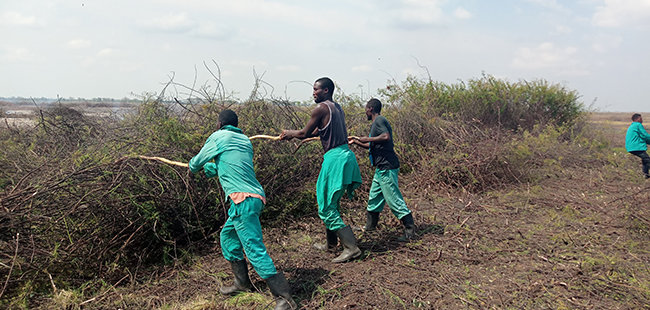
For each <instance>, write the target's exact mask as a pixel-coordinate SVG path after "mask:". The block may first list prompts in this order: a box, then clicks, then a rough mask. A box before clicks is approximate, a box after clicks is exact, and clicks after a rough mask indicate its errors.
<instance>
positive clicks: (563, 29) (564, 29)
mask: <svg viewBox="0 0 650 310" xmlns="http://www.w3.org/2000/svg"><path fill="white" fill-rule="evenodd" d="M571 32H573V29H571V28H570V27H567V26H564V25H555V33H561V34H568V33H571Z"/></svg>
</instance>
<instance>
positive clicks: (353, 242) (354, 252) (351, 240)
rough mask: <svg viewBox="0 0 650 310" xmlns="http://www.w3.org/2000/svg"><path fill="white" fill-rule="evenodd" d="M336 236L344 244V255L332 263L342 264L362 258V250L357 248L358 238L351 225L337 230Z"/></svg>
mask: <svg viewBox="0 0 650 310" xmlns="http://www.w3.org/2000/svg"><path fill="white" fill-rule="evenodd" d="M336 235H337V236H339V240H341V244H343V253H341V255H339V257H337V258H335V259H333V260H332V263H342V262H346V261H349V260H351V259H354V258H357V257H359V256H361V250H359V248H358V247H357V238H356V237H355V236H354V233H353V232H352V228H350V226H349V225H348V226H345V227H343V228H341V229H339V230H337V231H336Z"/></svg>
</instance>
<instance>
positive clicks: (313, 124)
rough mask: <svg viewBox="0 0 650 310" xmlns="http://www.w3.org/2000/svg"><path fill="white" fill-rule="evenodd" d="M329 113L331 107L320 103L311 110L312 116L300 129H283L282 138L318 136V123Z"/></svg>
mask: <svg viewBox="0 0 650 310" xmlns="http://www.w3.org/2000/svg"><path fill="white" fill-rule="evenodd" d="M327 115H329V109H328V108H327V106H326V105H324V104H322V103H319V104H318V106H317V107H316V108H315V109H314V110H313V111H312V112H311V118H310V119H309V121H308V122H307V125H305V128H303V129H300V130H283V131H282V134H281V135H280V137H281V139H282V140H291V139H293V138H298V139H305V138H311V137H315V136H318V124H320V123H322V121H323V118H324V117H325V116H327Z"/></svg>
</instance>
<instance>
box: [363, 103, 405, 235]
mask: <svg viewBox="0 0 650 310" xmlns="http://www.w3.org/2000/svg"><path fill="white" fill-rule="evenodd" d="M380 113H381V101H379V100H378V99H370V101H368V103H367V104H366V116H367V117H368V120H369V121H370V120H371V121H372V125H371V126H370V135H369V137H359V138H358V139H357V138H355V139H354V140H353V141H352V143H354V144H356V145H359V146H361V147H364V148H366V149H370V163H371V164H372V165H373V166H375V177H374V178H373V179H372V185H371V186H370V195H369V197H368V209H367V210H368V213H367V215H366V226H365V227H364V229H365V230H366V231H373V230H375V229H377V222H378V221H379V213H381V211H382V210H383V209H384V204H388V207H389V208H390V210H391V211H392V212H393V214H395V216H396V217H397V218H398V219H400V220H401V221H402V224H403V225H404V235H403V236H402V237H400V238H399V239H398V241H408V240H410V239H412V238H413V237H415V224H414V222H413V215H412V214H411V210H409V208H408V207H407V206H406V203H405V202H404V197H402V192H401V191H400V190H399V187H398V185H397V175H398V173H399V159H398V158H397V155H396V154H395V150H394V145H393V129H392V128H391V126H390V123H389V122H388V120H387V119H386V118H385V117H384V116H382V115H381V114H380Z"/></svg>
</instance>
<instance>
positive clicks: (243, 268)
mask: <svg viewBox="0 0 650 310" xmlns="http://www.w3.org/2000/svg"><path fill="white" fill-rule="evenodd" d="M230 267H232V273H233V274H234V275H235V283H234V284H233V285H231V286H222V287H220V288H219V293H221V294H223V295H233V294H236V293H238V292H250V291H251V288H252V287H253V284H252V283H251V279H250V278H249V277H248V265H247V264H246V260H245V259H243V260H238V261H234V262H230Z"/></svg>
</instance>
